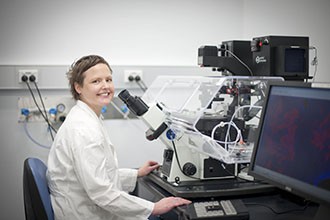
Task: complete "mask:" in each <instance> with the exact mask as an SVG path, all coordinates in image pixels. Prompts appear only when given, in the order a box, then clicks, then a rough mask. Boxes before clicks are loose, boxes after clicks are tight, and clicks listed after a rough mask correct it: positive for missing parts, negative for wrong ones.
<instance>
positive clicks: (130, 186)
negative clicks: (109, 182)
mask: <svg viewBox="0 0 330 220" xmlns="http://www.w3.org/2000/svg"><path fill="white" fill-rule="evenodd" d="M137 175H138V170H135V169H125V168H121V169H119V176H120V182H121V186H122V189H123V190H124V191H126V192H132V191H133V190H134V189H135V186H136V180H137Z"/></svg>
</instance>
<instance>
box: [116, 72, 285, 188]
mask: <svg viewBox="0 0 330 220" xmlns="http://www.w3.org/2000/svg"><path fill="white" fill-rule="evenodd" d="M269 80H283V79H282V78H277V77H243V76H241V77H187V76H180V77H179V76H176V77H173V76H160V77H158V78H157V79H156V80H155V81H154V82H153V83H152V85H151V86H150V87H149V89H148V90H147V91H146V92H145V93H144V95H143V96H142V97H141V98H139V97H132V96H130V95H129V94H127V93H128V92H127V91H126V90H124V91H122V92H121V93H120V94H119V98H121V99H122V101H124V103H125V104H126V105H127V106H128V108H129V109H130V110H133V112H134V113H137V115H138V116H139V118H140V119H142V120H143V121H144V123H145V124H146V125H147V126H148V128H149V130H148V131H147V132H146V137H147V139H148V140H155V139H159V140H161V141H162V142H163V143H164V145H165V149H164V153H163V163H162V167H161V169H160V171H159V176H160V177H161V178H162V179H164V180H166V181H167V182H169V183H171V184H173V185H178V184H180V183H181V182H185V181H202V180H212V179H227V178H234V177H235V176H237V175H238V170H239V166H240V164H246V163H249V162H250V158H251V154H252V150H253V133H254V130H255V129H256V127H257V125H258V122H259V121H258V115H259V114H260V112H261V111H260V110H261V109H260V108H261V103H262V101H263V97H264V93H263V92H264V90H265V89H266V86H267V82H268V81H269ZM140 102H141V103H140ZM135 105H137V106H139V108H137V109H136V108H135V109H134V107H133V106H135ZM140 107H141V108H140Z"/></svg>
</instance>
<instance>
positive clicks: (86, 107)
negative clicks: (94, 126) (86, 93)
mask: <svg viewBox="0 0 330 220" xmlns="http://www.w3.org/2000/svg"><path fill="white" fill-rule="evenodd" d="M77 106H78V107H79V108H81V109H83V110H84V111H86V112H87V113H88V114H89V115H91V116H92V117H96V118H97V119H98V120H103V115H102V114H100V116H97V114H96V113H95V112H94V111H93V109H91V108H90V107H89V106H88V105H87V104H86V103H85V102H83V101H81V100H78V101H77Z"/></svg>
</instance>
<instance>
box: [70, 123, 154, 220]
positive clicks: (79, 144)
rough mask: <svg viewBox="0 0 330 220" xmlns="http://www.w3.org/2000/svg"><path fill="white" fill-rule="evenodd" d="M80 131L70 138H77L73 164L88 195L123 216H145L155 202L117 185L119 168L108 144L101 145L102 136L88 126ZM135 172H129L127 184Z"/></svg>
mask: <svg viewBox="0 0 330 220" xmlns="http://www.w3.org/2000/svg"><path fill="white" fill-rule="evenodd" d="M79 131H80V132H76V133H75V135H77V136H76V137H72V138H73V140H75V141H76V143H75V146H76V147H74V148H73V149H74V152H73V154H74V167H75V170H76V174H77V177H78V179H79V181H80V182H81V184H82V185H83V188H84V189H85V190H86V193H87V194H88V196H89V198H90V199H91V200H92V201H93V202H94V203H95V204H96V205H98V206H100V207H102V208H103V209H105V210H108V211H109V212H111V213H113V214H115V215H117V216H126V217H125V219H127V217H129V216H132V217H133V216H135V219H147V217H148V216H150V214H151V212H152V210H153V207H154V203H152V202H150V201H147V200H144V199H141V198H138V197H135V196H132V195H129V194H128V193H126V192H124V191H122V190H121V189H119V188H118V187H117V181H120V180H118V178H120V177H119V176H120V175H119V173H118V172H119V170H118V167H117V165H116V162H115V161H116V160H115V158H114V154H113V152H112V151H111V149H110V147H109V146H103V145H104V144H103V143H105V142H104V139H103V137H102V135H95V133H94V132H93V134H91V133H90V130H89V131H88V130H87V129H86V131H85V132H83V131H82V130H79ZM130 172H133V171H130ZM136 175H137V174H136ZM136 175H135V174H134V175H132V173H131V177H130V178H129V179H130V183H129V185H131V184H132V183H131V182H132V181H134V178H135V181H136ZM132 176H133V178H132ZM125 188H130V187H125Z"/></svg>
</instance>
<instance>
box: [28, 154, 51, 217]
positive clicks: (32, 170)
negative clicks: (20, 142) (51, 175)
mask: <svg viewBox="0 0 330 220" xmlns="http://www.w3.org/2000/svg"><path fill="white" fill-rule="evenodd" d="M46 171H47V167H46V165H45V164H44V163H43V162H42V161H41V160H39V159H37V158H27V159H26V160H25V161H24V171H23V192H24V208H25V218H26V220H54V213H53V209H52V205H51V201H50V194H49V189H48V185H47V178H46Z"/></svg>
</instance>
